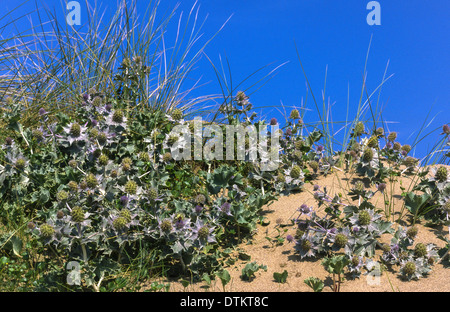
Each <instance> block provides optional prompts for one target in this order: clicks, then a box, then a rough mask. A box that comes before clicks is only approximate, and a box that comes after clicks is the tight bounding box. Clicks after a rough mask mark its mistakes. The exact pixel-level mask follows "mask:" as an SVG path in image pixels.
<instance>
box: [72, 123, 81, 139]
mask: <svg viewBox="0 0 450 312" xmlns="http://www.w3.org/2000/svg"><path fill="white" fill-rule="evenodd" d="M70 135H71V136H73V137H75V138H77V137H79V136H80V135H81V126H80V124H78V123H76V122H75V123H73V124H72V126H71V127H70Z"/></svg>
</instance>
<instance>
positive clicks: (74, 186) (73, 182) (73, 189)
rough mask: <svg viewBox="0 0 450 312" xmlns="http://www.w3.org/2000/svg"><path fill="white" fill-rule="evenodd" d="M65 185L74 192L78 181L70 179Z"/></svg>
mask: <svg viewBox="0 0 450 312" xmlns="http://www.w3.org/2000/svg"><path fill="white" fill-rule="evenodd" d="M67 186H68V187H69V188H70V190H71V191H72V192H75V191H76V190H77V189H78V183H77V182H75V181H70V182H69V184H67Z"/></svg>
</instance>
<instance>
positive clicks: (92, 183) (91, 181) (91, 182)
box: [86, 173, 98, 189]
mask: <svg viewBox="0 0 450 312" xmlns="http://www.w3.org/2000/svg"><path fill="white" fill-rule="evenodd" d="M86 185H87V187H89V188H91V189H93V188H96V187H97V185H98V181H97V178H96V177H95V175H94V174H93V173H89V174H88V175H87V177H86Z"/></svg>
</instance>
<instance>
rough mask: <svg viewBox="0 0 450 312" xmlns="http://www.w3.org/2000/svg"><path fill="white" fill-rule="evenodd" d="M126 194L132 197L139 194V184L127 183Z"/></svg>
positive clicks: (130, 181) (131, 181)
mask: <svg viewBox="0 0 450 312" xmlns="http://www.w3.org/2000/svg"><path fill="white" fill-rule="evenodd" d="M125 192H126V193H127V194H130V195H135V194H136V192H137V184H136V182H134V181H133V180H129V181H127V183H125Z"/></svg>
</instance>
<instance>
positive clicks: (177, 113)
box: [172, 108, 183, 120]
mask: <svg viewBox="0 0 450 312" xmlns="http://www.w3.org/2000/svg"><path fill="white" fill-rule="evenodd" d="M172 118H173V119H174V120H180V119H182V118H183V112H182V111H181V109H179V108H175V109H174V110H173V111H172Z"/></svg>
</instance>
